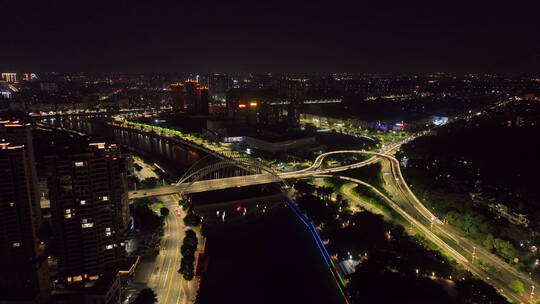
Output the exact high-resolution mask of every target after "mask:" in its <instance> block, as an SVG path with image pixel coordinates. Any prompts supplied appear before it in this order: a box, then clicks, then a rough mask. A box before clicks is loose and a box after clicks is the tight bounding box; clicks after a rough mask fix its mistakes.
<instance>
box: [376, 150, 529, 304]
mask: <svg viewBox="0 0 540 304" xmlns="http://www.w3.org/2000/svg"><path fill="white" fill-rule="evenodd" d="M382 169H383V172H390V173H391V174H383V178H384V181H385V184H386V185H385V189H386V191H387V192H388V193H389V194H390V195H391V196H392V199H393V200H394V201H395V202H396V203H397V204H398V205H399V206H400V207H401V208H403V209H404V210H407V212H408V213H409V214H411V215H413V216H414V217H415V219H416V220H417V221H418V222H421V223H422V224H423V225H427V226H429V227H432V229H431V231H432V232H434V233H436V234H437V235H439V236H442V237H443V238H445V239H447V240H452V243H453V244H452V246H453V247H454V248H459V249H460V251H461V252H467V253H468V254H469V255H470V256H471V257H470V258H469V259H470V260H471V261H472V253H473V251H475V252H476V254H475V256H476V259H475V260H474V261H473V262H475V263H474V266H477V264H478V262H477V260H478V259H479V260H482V261H483V262H484V263H488V264H490V265H493V266H494V267H495V268H496V269H498V270H499V273H497V274H491V275H490V274H489V273H487V272H485V271H484V272H483V276H481V277H480V278H481V279H483V280H484V281H486V282H488V283H489V284H491V285H494V286H496V287H497V288H498V289H502V290H503V291H504V293H505V294H506V295H507V296H511V297H512V298H513V299H514V300H519V301H518V302H521V301H522V299H521V298H519V297H516V296H515V295H514V294H513V293H512V292H511V291H509V290H508V287H507V286H508V283H509V282H510V281H512V280H520V281H521V282H523V284H524V286H525V289H526V290H531V288H532V287H531V286H533V285H534V286H535V289H537V288H538V285H537V284H536V283H534V282H533V281H532V280H531V278H530V277H529V276H527V275H526V274H524V273H521V272H519V271H518V270H516V269H515V268H513V267H512V266H510V265H509V264H508V263H506V262H504V261H503V260H501V259H500V258H499V257H497V256H496V255H494V254H493V253H490V252H488V251H487V250H485V249H484V248H482V246H480V245H479V244H476V243H475V242H473V241H471V240H470V239H469V238H467V237H466V236H465V235H463V233H461V232H459V231H457V229H455V228H454V227H452V226H450V225H448V224H444V223H443V222H442V221H440V220H436V219H435V218H436V216H435V215H434V214H433V213H432V212H431V211H430V210H429V209H427V208H426V207H425V206H424V204H422V203H421V202H420V200H418V198H417V197H416V196H415V195H414V193H413V192H412V191H411V189H410V188H409V186H408V185H407V183H406V181H405V179H404V178H403V175H402V173H401V168H400V166H399V162H398V160H397V159H395V158H394V157H391V156H386V157H384V160H383V161H382ZM447 242H448V241H447ZM469 264H470V263H469ZM473 273H474V272H473ZM480 273H481V272H480ZM496 281H498V282H499V284H493V283H495V282H496Z"/></svg>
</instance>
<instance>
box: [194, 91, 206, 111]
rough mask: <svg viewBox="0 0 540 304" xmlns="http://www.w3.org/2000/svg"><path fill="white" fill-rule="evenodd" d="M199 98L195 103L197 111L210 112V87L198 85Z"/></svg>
mask: <svg viewBox="0 0 540 304" xmlns="http://www.w3.org/2000/svg"><path fill="white" fill-rule="evenodd" d="M197 91H198V92H197V99H196V104H195V112H196V113H198V114H205V115H206V114H208V88H207V87H203V86H199V87H197Z"/></svg>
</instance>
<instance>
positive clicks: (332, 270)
mask: <svg viewBox="0 0 540 304" xmlns="http://www.w3.org/2000/svg"><path fill="white" fill-rule="evenodd" d="M285 202H286V204H287V206H289V207H290V208H291V209H292V210H293V212H294V213H295V214H296V216H298V217H299V218H300V219H301V220H302V222H303V223H304V225H306V227H307V228H308V230H309V232H311V234H312V235H313V240H314V241H315V244H317V247H319V251H320V252H321V255H322V256H323V260H324V262H325V263H326V265H327V266H328V268H329V269H330V273H332V276H333V277H334V280H335V281H336V284H337V285H338V287H339V289H340V291H341V294H342V295H343V298H344V299H345V302H346V303H349V300H348V299H347V296H346V295H345V286H344V283H343V280H342V279H341V276H340V275H339V272H338V271H337V269H336V268H335V266H334V263H333V262H332V260H331V258H330V254H329V253H328V250H326V246H324V243H323V241H322V240H321V237H320V236H319V233H318V232H317V230H316V228H315V227H314V226H313V224H312V223H311V222H310V221H309V218H308V217H307V216H306V215H304V214H303V213H302V212H301V210H300V209H299V208H298V206H297V205H296V203H294V202H293V201H292V200H291V199H290V198H289V197H287V200H286V201H285ZM308 222H309V223H308ZM321 247H322V248H321ZM328 261H330V262H331V263H332V266H330V264H329V263H328Z"/></svg>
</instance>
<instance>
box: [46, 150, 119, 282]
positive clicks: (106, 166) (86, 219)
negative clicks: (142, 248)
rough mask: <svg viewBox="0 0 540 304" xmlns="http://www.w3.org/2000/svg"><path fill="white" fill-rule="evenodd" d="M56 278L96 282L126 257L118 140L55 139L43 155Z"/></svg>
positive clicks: (64, 280) (115, 269) (66, 280)
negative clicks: (56, 271)
mask: <svg viewBox="0 0 540 304" xmlns="http://www.w3.org/2000/svg"><path fill="white" fill-rule="evenodd" d="M45 162H46V172H47V184H48V188H49V198H50V202H51V203H50V204H51V215H52V231H53V235H54V238H53V242H52V249H53V255H54V256H55V257H56V259H57V263H58V280H59V281H63V282H65V283H68V284H69V283H72V282H79V281H95V280H98V279H100V278H101V277H104V276H106V275H107V274H110V273H111V272H115V271H118V267H121V265H123V262H124V260H125V247H124V246H125V245H124V241H125V235H126V232H127V229H128V221H129V205H128V197H127V184H126V168H125V158H124V157H123V156H122V155H121V153H120V151H119V149H118V148H117V147H116V145H113V144H106V143H88V142H84V141H82V140H80V139H79V140H72V141H70V142H65V143H59V142H55V143H54V147H51V150H50V153H48V155H47V156H45Z"/></svg>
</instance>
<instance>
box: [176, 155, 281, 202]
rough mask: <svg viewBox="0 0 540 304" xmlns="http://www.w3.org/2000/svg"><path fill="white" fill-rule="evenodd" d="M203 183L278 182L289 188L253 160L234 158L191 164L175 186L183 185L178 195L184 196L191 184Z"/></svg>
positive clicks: (206, 158)
mask: <svg viewBox="0 0 540 304" xmlns="http://www.w3.org/2000/svg"><path fill="white" fill-rule="evenodd" d="M204 181H207V182H208V183H207V184H208V185H212V184H217V183H220V182H223V183H234V184H232V185H231V186H230V187H234V186H236V185H256V184H265V183H274V182H278V183H282V184H284V185H285V186H286V187H289V185H288V184H287V182H286V181H285V180H284V179H283V178H281V177H280V176H279V174H278V173H276V172H275V171H274V170H272V169H271V168H269V167H267V166H265V165H264V164H262V163H260V162H258V161H256V160H254V159H251V158H247V157H236V158H228V159H223V160H217V161H216V159H215V157H211V156H208V157H204V158H202V159H200V160H199V161H198V162H196V163H195V164H193V166H191V168H190V169H188V171H186V173H185V174H184V175H183V176H182V177H181V178H180V180H179V181H178V182H177V183H176V185H177V186H182V185H185V187H183V188H182V190H181V191H180V195H184V194H185V193H190V188H191V186H193V184H195V183H197V182H204ZM224 188H229V187H224ZM222 189H223V188H222Z"/></svg>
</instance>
